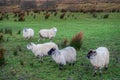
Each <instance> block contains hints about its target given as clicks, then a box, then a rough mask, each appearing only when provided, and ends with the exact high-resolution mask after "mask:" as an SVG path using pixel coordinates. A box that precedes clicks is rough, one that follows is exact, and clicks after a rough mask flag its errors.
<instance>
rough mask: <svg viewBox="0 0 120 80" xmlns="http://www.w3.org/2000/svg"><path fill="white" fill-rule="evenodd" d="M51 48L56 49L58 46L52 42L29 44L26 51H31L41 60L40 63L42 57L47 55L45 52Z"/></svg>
mask: <svg viewBox="0 0 120 80" xmlns="http://www.w3.org/2000/svg"><path fill="white" fill-rule="evenodd" d="M53 47H54V48H55V49H58V46H57V45H56V44H55V43H53V42H47V43H43V44H34V43H30V44H28V45H27V49H28V50H31V51H32V52H33V53H34V55H35V56H36V57H39V58H40V59H41V61H43V58H42V57H43V56H46V55H48V54H47V52H48V51H49V50H50V49H51V48H53Z"/></svg>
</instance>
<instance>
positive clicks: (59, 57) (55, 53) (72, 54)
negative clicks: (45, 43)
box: [48, 46, 76, 70]
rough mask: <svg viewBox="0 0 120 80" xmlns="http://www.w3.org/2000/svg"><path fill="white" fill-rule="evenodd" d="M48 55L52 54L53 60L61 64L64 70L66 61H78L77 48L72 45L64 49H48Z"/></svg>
mask: <svg viewBox="0 0 120 80" xmlns="http://www.w3.org/2000/svg"><path fill="white" fill-rule="evenodd" d="M48 55H52V58H53V60H54V61H55V62H56V63H57V64H59V69H60V70H62V67H63V65H66V63H70V64H73V65H74V62H75V61H76V50H75V48H73V47H70V46H69V47H66V48H64V49H62V50H56V49H55V48H52V49H50V50H49V51H48Z"/></svg>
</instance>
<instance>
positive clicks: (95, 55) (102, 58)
mask: <svg viewBox="0 0 120 80" xmlns="http://www.w3.org/2000/svg"><path fill="white" fill-rule="evenodd" d="M87 57H88V59H90V62H91V64H92V65H93V67H94V69H95V72H94V75H93V76H95V75H96V72H97V69H98V68H99V69H100V74H101V73H102V71H101V69H102V68H103V67H105V68H106V70H107V68H108V64H109V51H108V49H107V48H106V47H99V48H97V49H96V50H90V51H89V53H88V54H87Z"/></svg>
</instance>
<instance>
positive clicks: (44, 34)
mask: <svg viewBox="0 0 120 80" xmlns="http://www.w3.org/2000/svg"><path fill="white" fill-rule="evenodd" d="M56 32H57V28H56V27H53V28H51V29H41V30H40V31H39V35H40V38H49V39H50V40H52V38H53V37H55V35H56ZM39 40H40V39H39ZM39 40H38V42H39Z"/></svg>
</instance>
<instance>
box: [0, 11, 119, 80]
mask: <svg viewBox="0 0 120 80" xmlns="http://www.w3.org/2000/svg"><path fill="white" fill-rule="evenodd" d="M104 14H105V13H97V15H98V17H97V18H93V17H92V15H91V14H90V13H86V14H83V13H70V12H67V14H66V16H65V19H60V18H59V15H60V13H58V14H57V16H56V17H55V16H53V15H51V16H50V17H49V19H48V20H45V19H44V17H43V13H40V14H36V18H35V19H33V17H32V16H26V17H25V21H24V22H15V21H14V19H13V14H11V13H10V14H9V15H10V17H9V20H6V19H4V20H3V21H0V29H5V28H10V29H12V32H13V35H12V36H10V35H9V34H4V42H1V43H0V45H2V46H3V47H4V48H5V49H6V52H5V61H6V65H5V66H2V67H0V80H120V13H109V18H108V19H103V18H102V17H101V16H103V15H104ZM67 15H71V16H69V17H67ZM72 15H74V16H73V17H72ZM54 26H55V27H57V29H58V32H57V34H56V37H55V38H54V39H53V41H54V42H55V43H57V44H60V42H61V41H62V40H64V39H65V38H67V39H68V40H69V41H70V40H71V38H72V37H73V36H74V35H75V34H76V33H78V32H80V31H82V32H83V33H84V36H83V44H82V47H81V49H80V50H78V51H77V63H76V64H75V65H74V66H69V65H68V64H67V65H65V66H64V67H65V70H63V71H60V70H59V69H58V65H57V64H56V63H55V62H54V61H53V62H50V59H51V58H50V57H49V56H48V57H45V58H44V62H43V63H39V60H38V59H36V58H34V55H33V53H32V52H31V51H28V50H27V48H26V45H27V44H28V43H29V42H35V43H43V42H48V41H49V40H42V41H40V42H37V40H38V38H39V35H38V31H39V30H40V29H42V28H51V27H54ZM25 27H31V28H33V29H34V31H35V36H34V38H33V39H32V40H25V39H23V37H22V33H21V34H17V32H18V31H19V30H22V29H23V28H25ZM7 38H8V41H6V39H7ZM18 46H20V47H21V49H22V51H18V53H17V56H14V55H13V53H14V51H15V50H16V47H18ZM99 46H105V47H107V48H108V49H109V51H110V64H109V69H108V70H107V71H104V70H103V74H102V76H100V75H99V74H97V76H96V77H93V76H92V74H93V67H92V65H91V64H90V62H89V60H88V59H87V58H86V54H87V53H88V51H89V50H90V49H96V48H97V47H99Z"/></svg>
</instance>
